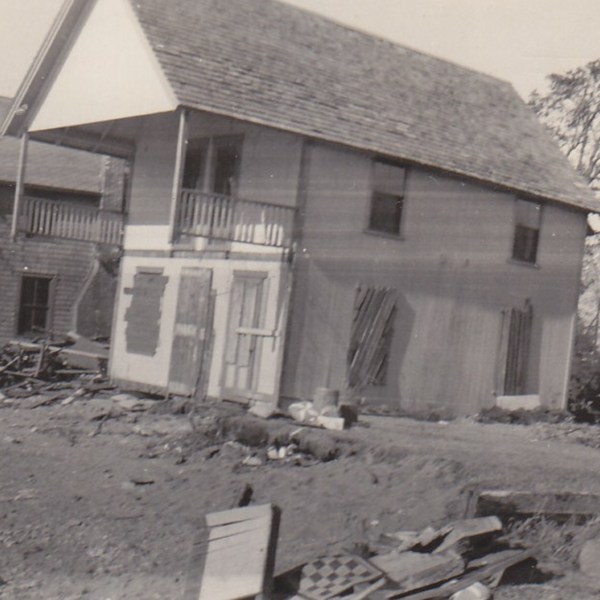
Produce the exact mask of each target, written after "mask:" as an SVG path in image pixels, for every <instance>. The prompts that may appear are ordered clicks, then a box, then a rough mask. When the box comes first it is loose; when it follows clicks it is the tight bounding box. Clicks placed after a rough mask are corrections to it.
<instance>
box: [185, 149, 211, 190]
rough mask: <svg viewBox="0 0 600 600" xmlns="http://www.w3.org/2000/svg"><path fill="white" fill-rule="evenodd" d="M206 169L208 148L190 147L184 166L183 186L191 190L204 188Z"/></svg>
mask: <svg viewBox="0 0 600 600" xmlns="http://www.w3.org/2000/svg"><path fill="white" fill-rule="evenodd" d="M205 170H206V148H202V147H190V148H188V151H187V153H186V155H185V165H184V168H183V187H184V188H186V189H189V190H203V189H204V172H205Z"/></svg>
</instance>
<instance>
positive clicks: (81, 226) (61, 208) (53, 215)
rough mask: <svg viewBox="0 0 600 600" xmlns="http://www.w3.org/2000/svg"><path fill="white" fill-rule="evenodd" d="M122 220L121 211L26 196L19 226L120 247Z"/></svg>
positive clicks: (33, 231) (35, 232) (26, 230)
mask: <svg viewBox="0 0 600 600" xmlns="http://www.w3.org/2000/svg"><path fill="white" fill-rule="evenodd" d="M123 222H124V216H123V214H121V213H117V212H111V211H105V210H100V209H97V208H94V207H91V206H81V205H80V204H76V203H73V202H67V201H64V202H60V201H53V200H45V199H42V198H30V197H24V198H23V201H22V205H21V210H20V214H19V217H18V221H17V228H18V230H19V231H21V232H23V233H26V234H30V235H41V236H52V237H58V238H63V239H70V240H80V241H84V242H94V243H101V244H111V245H115V246H120V245H121V242H122V237H123Z"/></svg>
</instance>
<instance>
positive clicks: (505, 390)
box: [496, 301, 533, 396]
mask: <svg viewBox="0 0 600 600" xmlns="http://www.w3.org/2000/svg"><path fill="white" fill-rule="evenodd" d="M501 315H502V323H501V330H500V351H499V354H498V371H497V373H498V374H497V383H496V390H497V393H498V394H499V395H507V396H513V395H519V394H525V393H526V391H527V368H528V363H529V348H530V345H531V327H532V324H533V307H532V306H531V304H530V302H529V301H526V302H525V306H524V308H522V309H519V308H509V309H505V310H503V311H502V313H501Z"/></svg>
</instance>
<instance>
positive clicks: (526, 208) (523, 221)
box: [512, 199, 542, 264]
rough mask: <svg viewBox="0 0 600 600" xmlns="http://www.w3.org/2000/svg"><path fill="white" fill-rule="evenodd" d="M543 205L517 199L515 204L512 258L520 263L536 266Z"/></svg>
mask: <svg viewBox="0 0 600 600" xmlns="http://www.w3.org/2000/svg"><path fill="white" fill-rule="evenodd" d="M541 217H542V205H541V204H539V203H537V202H529V201H527V200H520V199H517V200H516V202H515V233H514V240H513V250H512V257H513V259H514V260H518V261H519V262H525V263H530V264H536V262H537V253H538V244H539V238H540V225H541V220H542V219H541Z"/></svg>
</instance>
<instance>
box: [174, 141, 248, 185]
mask: <svg viewBox="0 0 600 600" xmlns="http://www.w3.org/2000/svg"><path fill="white" fill-rule="evenodd" d="M240 163H241V140H240V138H237V137H236V138H231V137H217V138H210V139H208V140H194V141H191V142H190V143H189V145H188V150H187V152H186V157H185V164H184V168H183V181H182V186H183V188H185V189H192V190H198V191H199V192H205V193H212V194H221V195H224V196H234V195H235V193H236V190H237V182H238V179H239V169H240Z"/></svg>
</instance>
